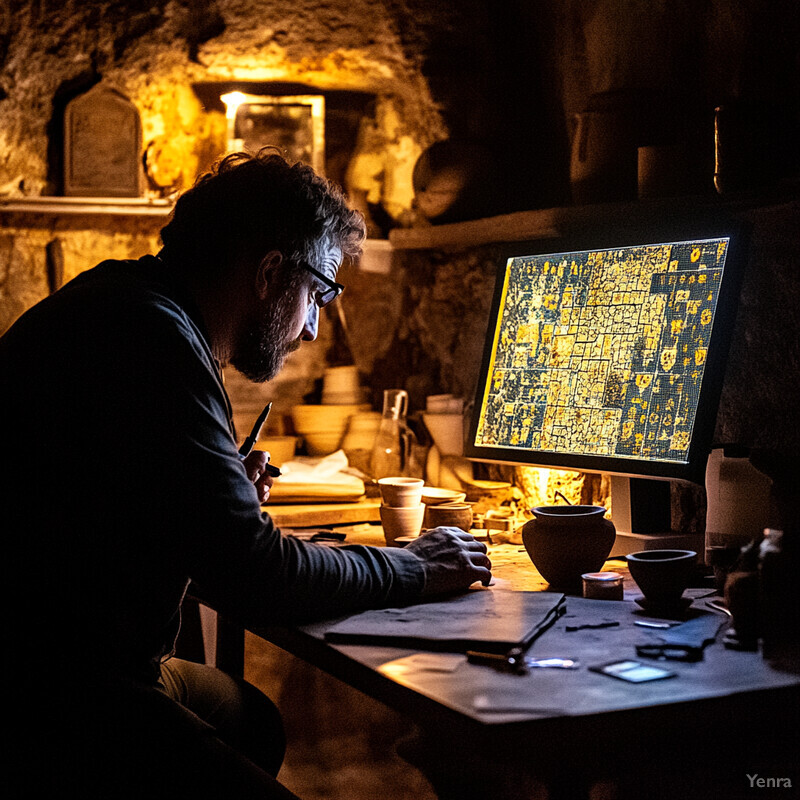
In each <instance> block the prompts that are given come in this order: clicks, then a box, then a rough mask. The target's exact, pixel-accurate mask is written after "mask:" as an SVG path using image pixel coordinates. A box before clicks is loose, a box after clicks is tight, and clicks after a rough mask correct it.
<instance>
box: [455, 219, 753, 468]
mask: <svg viewBox="0 0 800 800" xmlns="http://www.w3.org/2000/svg"><path fill="white" fill-rule="evenodd" d="M739 244H740V242H739V240H738V232H736V231H734V230H733V229H732V228H731V227H730V226H728V227H724V228H722V229H714V230H712V231H707V230H704V231H703V232H702V233H700V232H697V233H690V232H687V231H684V232H683V233H682V234H681V233H679V234H677V235H676V234H675V233H674V232H671V233H670V235H666V236H665V235H660V234H656V233H651V234H650V235H648V234H646V233H645V234H641V233H640V234H638V235H635V236H634V235H633V234H622V233H618V234H612V233H607V234H605V235H604V236H602V237H597V236H595V237H593V239H592V241H591V242H583V243H580V244H567V243H566V242H560V243H559V244H558V245H556V246H553V245H552V244H551V245H550V246H549V247H546V246H543V245H542V244H541V243H540V244H538V245H536V244H534V245H531V244H528V245H516V246H513V247H511V248H509V250H508V252H507V253H505V254H504V256H503V257H502V259H501V264H500V266H499V272H498V278H497V284H496V290H495V298H494V303H493V307H492V312H491V317H490V321H489V328H488V332H487V337H486V343H485V350H484V358H483V363H482V367H481V372H480V376H479V381H478V389H477V394H476V400H475V405H474V411H473V417H472V419H471V421H470V423H471V424H470V429H469V433H468V436H467V441H466V443H465V455H467V456H468V457H469V458H472V459H478V460H486V461H496V462H504V463H515V464H531V465H539V466H545V467H547V466H552V467H561V468H565V469H575V470H582V471H594V472H608V473H610V474H617V475H634V476H642V475H643V476H650V477H657V478H679V479H686V480H695V481H701V480H702V476H703V471H704V469H705V461H706V458H707V455H708V452H709V449H710V446H711V441H712V437H713V432H714V424H715V420H716V408H717V403H718V401H719V393H720V390H721V384H722V377H723V375H724V365H725V360H726V356H727V346H728V341H729V338H730V332H731V328H732V325H733V322H734V319H735V306H736V299H737V295H738V283H739V281H738V275H737V273H738V269H737V268H736V262H737V259H736V255H737V253H735V251H737V249H738V247H739Z"/></svg>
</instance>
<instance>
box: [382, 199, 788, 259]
mask: <svg viewBox="0 0 800 800" xmlns="http://www.w3.org/2000/svg"><path fill="white" fill-rule="evenodd" d="M789 189H791V187H788V189H784V190H783V191H775V192H771V193H769V194H755V193H754V194H741V195H738V196H726V197H720V196H717V195H713V194H709V195H695V196H687V197H671V198H659V199H652V200H651V199H648V200H638V201H631V202H622V203H603V204H596V205H582V206H564V207H560V208H543V209H535V210H532V211H518V212H515V213H513V214H502V215H499V216H496V217H487V218H485V219H477V220H470V221H467V222H454V223H450V224H447V225H431V226H429V227H425V228H395V229H394V230H392V231H390V232H389V241H390V242H391V244H392V247H393V248H394V249H395V250H435V249H443V250H448V249H462V248H467V247H477V246H480V245H486V244H499V243H506V242H522V241H528V240H535V239H555V238H559V237H564V236H569V235H572V234H574V233H576V232H579V231H581V230H585V229H587V228H597V227H598V226H604V225H619V224H620V222H621V221H624V222H626V223H633V224H636V223H645V224H650V223H658V222H663V221H665V220H669V219H670V218H673V217H675V216H680V217H682V218H686V217H690V216H691V215H694V214H695V213H712V212H713V213H727V214H737V213H740V212H743V211H748V210H752V209H756V208H763V207H765V206H770V205H781V204H785V203H787V202H792V201H795V200H796V197H797V195H796V194H795V193H794V192H792V191H789Z"/></svg>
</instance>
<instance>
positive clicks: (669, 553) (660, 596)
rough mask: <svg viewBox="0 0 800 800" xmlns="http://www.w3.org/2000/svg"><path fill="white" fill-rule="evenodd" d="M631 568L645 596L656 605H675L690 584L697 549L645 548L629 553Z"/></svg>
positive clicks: (629, 565) (628, 558)
mask: <svg viewBox="0 0 800 800" xmlns="http://www.w3.org/2000/svg"><path fill="white" fill-rule="evenodd" d="M626 558H627V560H628V569H629V570H630V573H631V577H632V578H633V579H634V581H636V585H637V586H638V587H639V589H641V591H642V594H643V595H644V596H645V598H646V599H647V600H648V601H649V602H651V603H653V604H657V605H665V606H666V605H670V604H676V603H678V602H679V601H680V599H681V595H682V594H683V590H684V589H685V588H686V587H687V586H688V584H689V578H690V577H691V575H692V571H693V569H694V565H695V560H696V559H697V553H695V551H694V550H642V551H641V552H639V553H629V554H628V555H627V556H626Z"/></svg>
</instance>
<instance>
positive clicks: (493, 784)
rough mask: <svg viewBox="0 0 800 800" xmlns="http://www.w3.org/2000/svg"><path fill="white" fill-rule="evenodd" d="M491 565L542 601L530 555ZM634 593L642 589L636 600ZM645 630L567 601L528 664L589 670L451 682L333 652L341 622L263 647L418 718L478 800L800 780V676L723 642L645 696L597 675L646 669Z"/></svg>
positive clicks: (381, 654) (628, 605) (612, 610)
mask: <svg viewBox="0 0 800 800" xmlns="http://www.w3.org/2000/svg"><path fill="white" fill-rule="evenodd" d="M378 530H379V529H378ZM374 536H375V534H372V537H373V538H374ZM348 539H351V537H348ZM356 539H361V537H360V536H354V537H352V540H353V541H355V540H356ZM363 543H371V544H374V543H376V542H375V541H364V542H363ZM491 557H492V559H493V562H494V565H495V566H494V573H495V575H496V576H497V577H499V578H500V579H505V580H506V581H508V584H509V585H510V586H511V588H512V589H530V588H541V586H542V581H541V578H540V577H539V576H538V575H537V574H536V571H535V569H534V568H533V566H532V565H531V564H530V562H529V561H528V559H527V555H526V554H524V552H523V553H521V552H520V547H519V546H517V545H500V546H494V547H492V548H491ZM635 591H636V590H635V585H633V584H629V586H628V595H629V596H631V595H632V594H634V593H635ZM701 603H702V601H696V605H697V604H701ZM637 618H646V617H645V616H644V613H643V612H642V611H641V609H640V608H639V606H638V605H637V604H636V603H634V602H633V601H632V600H625V601H622V602H609V601H587V600H584V599H583V598H577V597H570V598H568V600H567V615H566V616H565V617H563V618H562V619H561V620H560V621H559V622H557V623H556V625H555V626H553V628H551V629H550V630H549V631H548V632H546V633H545V634H544V635H543V636H542V637H541V638H540V639H539V640H537V641H536V642H535V643H534V644H533V646H532V648H531V650H530V652H529V654H530V655H532V656H536V657H547V656H568V657H572V658H577V659H578V660H579V661H580V664H581V667H580V669H578V670H574V671H571V670H569V671H568V670H546V669H540V670H531V671H530V672H529V674H527V675H524V676H517V675H508V674H503V673H500V672H498V671H496V670H493V669H491V668H489V667H484V666H476V665H472V664H469V663H467V662H466V660H465V659H464V658H462V657H459V656H455V657H449V660H451V661H452V660H455V662H457V663H456V664H455V665H454V666H453V665H452V664H451V665H450V666H453V669H452V671H448V672H444V671H434V670H429V669H421V668H419V667H414V666H413V665H409V664H408V662H403V661H401V660H400V659H403V658H404V657H407V656H413V655H415V652H414V651H412V650H408V649H400V648H390V647H375V646H363V645H359V646H356V645H332V644H329V643H328V642H327V641H326V640H325V638H324V637H325V632H326V630H327V629H328V628H329V627H330V626H331V625H332V624H333V623H332V622H326V623H318V624H314V625H307V626H304V627H302V628H298V629H286V628H269V629H262V630H257V631H254V633H256V634H257V635H259V636H262V637H263V638H265V639H267V640H268V641H270V642H272V643H274V644H276V645H278V646H279V647H281V648H283V649H285V650H287V651H288V652H290V653H292V654H294V655H295V656H298V657H300V658H302V659H303V660H305V661H307V662H309V663H311V664H314V665H315V666H317V667H319V668H321V669H323V670H324V671H326V672H328V673H329V674H331V675H333V676H335V677H337V678H339V679H340V680H343V681H345V682H346V683H348V684H349V685H351V686H353V687H355V688H357V689H358V690H360V691H362V692H365V693H366V694H368V695H370V696H372V697H374V698H376V699H378V700H380V701H382V702H384V703H386V704H387V705H389V706H390V707H393V708H395V709H396V710H398V711H400V712H402V713H403V714H405V715H407V716H408V717H410V718H411V719H412V720H413V721H414V722H416V723H417V724H418V725H419V726H420V727H421V728H422V729H423V730H424V731H425V732H426V733H427V734H429V736H430V739H429V744H428V746H429V747H431V748H436V747H438V752H436V751H435V750H434V749H431V751H430V752H429V755H430V756H431V761H432V762H438V766H439V767H441V766H442V765H443V764H444V763H445V762H447V761H448V757H449V760H450V761H451V762H452V764H453V765H454V769H453V770H452V772H450V773H449V775H450V777H453V776H457V775H460V776H462V777H463V776H465V775H466V776H469V777H468V783H469V784H470V785H471V786H472V788H473V790H474V796H476V797H478V796H482V797H484V798H486V797H490V798H492V800H500V798H503V799H504V800H506V799H513V800H523V798H525V800H527V798H529V797H530V796H531V795H530V794H529V788H528V787H529V786H530V785H531V782H532V781H535V779H542V780H544V781H546V783H547V784H549V785H550V787H551V794H550V797H551V798H558V797H565V798H567V797H569V798H577V797H582V796H583V797H586V796H588V787H589V786H590V785H591V784H592V783H593V782H595V781H597V780H601V779H603V778H606V777H608V778H613V779H618V778H619V777H620V776H621V775H627V776H632V775H634V774H642V775H644V774H646V773H647V771H648V770H650V771H651V772H652V774H653V775H655V776H658V774H659V770H660V769H663V770H665V771H666V772H665V774H666V773H668V772H670V771H671V772H674V771H675V770H678V771H683V772H685V773H686V774H687V775H689V774H691V775H694V776H695V777H694V778H693V780H695V781H697V780H700V779H701V776H703V775H708V774H710V773H709V767H710V766H711V765H712V764H713V765H715V767H716V770H717V773H719V771H720V770H730V771H734V772H735V775H736V776H738V777H739V778H740V779H741V782H743V786H744V788H747V785H748V784H747V782H746V780H747V779H746V776H745V773H748V774H754V773H759V774H761V775H770V776H772V777H780V773H776V771H775V770H776V769H783V773H782V774H785V775H787V776H788V775H791V774H793V773H792V772H791V770H790V768H789V766H788V765H791V764H793V763H794V760H793V759H792V760H789V755H788V754H789V753H794V752H795V751H794V750H793V749H792V748H793V747H795V746H796V745H797V744H798V741H797V738H798V697H799V696H800V692H799V691H798V689H799V687H800V678H799V677H798V675H796V674H788V673H782V672H778V671H776V670H774V669H772V668H771V667H770V666H769V665H768V664H767V663H766V662H764V660H763V659H762V657H761V655H760V654H758V653H742V652H734V651H730V650H726V649H725V648H724V647H723V645H722V644H721V642H717V643H715V644H713V645H711V646H709V647H708V648H707V650H706V654H705V658H704V660H703V661H701V662H699V663H694V664H690V663H680V662H667V663H668V665H669V667H670V668H671V669H673V671H675V672H677V673H678V677H676V678H672V679H668V680H663V681H656V682H652V683H647V684H638V685H637V684H629V683H624V682H622V681H618V680H614V679H612V678H609V677H606V676H603V675H599V674H596V673H594V672H590V671H589V670H588V669H587V667H588V666H590V665H595V664H601V663H605V662H608V661H612V660H617V659H623V658H635V657H636V656H635V644H637V643H639V642H642V641H644V640H646V639H648V638H651V637H652V636H653V634H652V633H650V632H647V631H646V630H645V629H644V628H640V627H639V626H635V625H634V624H633V621H634V620H635V619H637ZM597 621H617V622H619V623H620V624H619V626H617V627H612V628H605V629H587V630H581V631H576V632H567V631H566V626H567V625H568V624H576V623H577V624H583V623H585V622H589V623H592V622H597ZM443 660H448V657H447V656H446V657H445V658H444V659H443ZM480 698H485V700H483V701H481V700H480ZM482 702H483V703H485V705H484V706H481V703H482ZM431 743H434V744H431ZM435 743H438V745H437V744H435ZM456 743H457V744H456ZM453 756H455V757H456V758H455V760H453ZM465 756H468V758H467V760H466V761H465V760H464V759H465ZM776 764H777V767H776V766H775V765H776ZM782 765H787V766H785V767H784V766H782ZM470 766H471V767H472V768H473V769H472V771H471V770H470V769H469V767H470ZM792 769H793V767H792ZM731 774H733V773H731ZM651 777H652V776H651ZM796 777H797V776H796V775H794V778H795V782H793V785H795V786H796V785H797V783H796ZM448 779H449V778H448ZM715 780H718V778H715ZM439 788H440V787H439ZM642 791H643V794H642V796H644V795H645V794H647V795H648V796H657V795H653V794H651V793H650V792H649V791H645V790H644V789H642ZM459 792H460V794H459ZM463 792H464V789H463V783H462V787H461V788H460V789H459V790H458V791H457V792H456V794H455V795H450V796H460V797H461V800H465V799H466V797H467V795H465V794H463ZM487 792H488V793H487ZM441 796H442V797H443V798H444V797H445V796H447V795H446V793H443V794H442V795H441ZM469 796H473V795H472V794H470V795H469ZM689 796H694V795H689ZM696 796H698V797H700V796H703V795H702V793H698V794H697V795H696ZM708 796H722V795H714V794H711V795H708Z"/></svg>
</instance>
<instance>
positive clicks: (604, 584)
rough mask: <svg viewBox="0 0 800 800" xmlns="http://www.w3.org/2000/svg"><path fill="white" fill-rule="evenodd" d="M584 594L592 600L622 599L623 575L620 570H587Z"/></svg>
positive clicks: (582, 576)
mask: <svg viewBox="0 0 800 800" xmlns="http://www.w3.org/2000/svg"><path fill="white" fill-rule="evenodd" d="M581 578H583V596H584V597H587V598H589V599H590V600H622V599H624V594H623V589H622V575H620V574H619V572H585V573H584V574H583V575H581Z"/></svg>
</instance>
